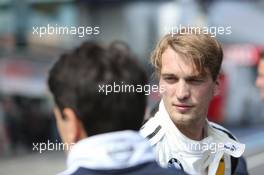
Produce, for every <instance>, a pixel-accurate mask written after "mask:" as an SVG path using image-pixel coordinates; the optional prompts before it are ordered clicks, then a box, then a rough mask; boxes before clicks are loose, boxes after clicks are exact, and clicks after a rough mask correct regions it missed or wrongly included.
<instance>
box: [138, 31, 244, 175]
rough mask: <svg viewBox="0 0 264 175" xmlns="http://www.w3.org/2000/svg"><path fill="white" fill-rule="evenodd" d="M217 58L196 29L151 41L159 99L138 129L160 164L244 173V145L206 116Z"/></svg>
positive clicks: (220, 174) (196, 172)
mask: <svg viewBox="0 0 264 175" xmlns="http://www.w3.org/2000/svg"><path fill="white" fill-rule="evenodd" d="M222 59H223V51H222V47H221V45H220V43H219V42H218V41H217V40H216V39H215V38H214V37H212V36H211V35H210V34H206V33H203V32H201V30H199V28H186V29H183V30H182V31H180V32H179V33H177V34H175V35H173V36H172V35H166V36H164V37H163V38H162V39H161V40H160V42H159V43H158V44H157V46H156V48H155V50H154V52H153V55H152V57H151V63H152V65H153V66H154V67H155V73H156V75H157V78H158V80H159V86H160V89H163V90H162V91H161V92H160V93H161V97H162V99H161V102H160V104H159V109H158V111H157V112H156V113H155V115H154V117H152V118H150V119H149V120H148V121H147V122H146V123H145V124H144V126H143V127H142V129H141V133H142V135H143V136H144V137H146V138H148V139H149V141H150V143H151V145H152V146H153V148H154V149H155V153H156V159H157V161H158V162H159V164H160V165H161V166H163V167H175V168H176V169H182V170H184V171H185V172H186V173H189V174H193V175H205V174H206V175H216V174H217V175H231V174H248V173H247V167H246V163H245V160H244V158H243V157H242V154H243V152H244V150H245V145H244V144H242V143H240V142H238V141H237V140H236V138H235V137H234V136H233V135H232V134H231V133H230V132H229V131H228V130H227V129H225V128H223V127H222V126H220V125H218V124H215V123H213V122H210V121H208V120H207V114H208V108H209V104H210V101H211V100H212V98H213V97H214V96H215V95H217V94H218V86H219V72H220V69H221V64H222Z"/></svg>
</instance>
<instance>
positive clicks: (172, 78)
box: [163, 77, 177, 83]
mask: <svg viewBox="0 0 264 175" xmlns="http://www.w3.org/2000/svg"><path fill="white" fill-rule="evenodd" d="M163 79H164V80H165V81H167V82H168V83H173V82H175V81H177V78H175V77H164V78H163Z"/></svg>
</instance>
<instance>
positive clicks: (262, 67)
mask: <svg viewBox="0 0 264 175" xmlns="http://www.w3.org/2000/svg"><path fill="white" fill-rule="evenodd" d="M259 58H260V59H259V64H258V75H257V79H256V86H257V87H258V88H259V90H260V95H261V98H262V100H264V50H262V51H261V52H260V54H259Z"/></svg>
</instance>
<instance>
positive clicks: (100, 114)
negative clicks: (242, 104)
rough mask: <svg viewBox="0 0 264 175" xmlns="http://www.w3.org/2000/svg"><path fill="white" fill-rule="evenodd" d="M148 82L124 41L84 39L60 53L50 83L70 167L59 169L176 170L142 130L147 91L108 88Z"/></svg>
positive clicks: (78, 173)
mask: <svg viewBox="0 0 264 175" xmlns="http://www.w3.org/2000/svg"><path fill="white" fill-rule="evenodd" d="M146 82H147V77H146V75H145V72H144V71H143V70H142V69H141V68H140V66H139V65H138V63H137V62H136V61H135V57H134V56H133V55H132V54H131V53H130V51H129V49H128V47H127V45H125V44H124V43H121V42H115V43H112V44H111V45H110V46H109V47H103V46H101V45H99V44H97V43H94V42H85V43H83V44H82V45H81V46H80V47H78V48H76V49H75V50H73V51H72V52H70V53H66V54H63V55H62V56H61V57H60V59H59V60H58V61H57V62H56V63H55V65H54V66H53V67H52V69H51V70H50V73H49V78H48V85H49V88H50V91H51V93H52V95H53V97H54V101H55V104H56V105H55V107H54V113H55V118H56V122H57V127H58V130H59V133H60V135H61V138H62V141H63V143H64V144H66V145H71V147H70V149H69V152H68V159H67V166H68V169H67V170H66V171H64V172H62V173H61V174H71V175H84V174H85V175H104V174H119V175H122V174H126V175H137V174H138V175H161V174H164V175H166V174H168V175H169V174H171V175H172V174H175V172H174V171H170V170H167V169H162V168H160V167H159V166H158V164H157V163H156V162H155V156H154V153H153V152H152V149H151V147H150V146H149V143H148V141H146V140H145V139H144V138H143V137H142V136H140V134H139V133H138V130H139V128H140V126H141V124H142V120H143V117H144V113H145V107H146V96H145V94H144V92H120V91H119V92H116V91H113V92H112V93H108V94H106V93H105V91H106V87H107V88H109V87H110V85H113V83H116V84H118V85H121V84H122V85H123V84H128V85H130V86H131V85H132V86H136V85H141V86H143V85H144V84H146ZM108 90H109V89H108ZM74 143H75V144H74ZM72 145H73V146H72ZM176 174H182V172H180V171H179V172H178V173H176Z"/></svg>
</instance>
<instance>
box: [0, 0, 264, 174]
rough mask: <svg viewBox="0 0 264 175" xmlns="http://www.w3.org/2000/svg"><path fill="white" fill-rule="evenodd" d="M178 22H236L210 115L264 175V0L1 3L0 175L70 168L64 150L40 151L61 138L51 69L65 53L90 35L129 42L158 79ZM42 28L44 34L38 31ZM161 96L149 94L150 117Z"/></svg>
mask: <svg viewBox="0 0 264 175" xmlns="http://www.w3.org/2000/svg"><path fill="white" fill-rule="evenodd" d="M48 25H50V26H65V27H72V26H73V27H78V26H85V27H89V26H90V27H92V28H94V27H99V34H90V35H84V36H83V37H82V36H79V35H76V34H72V35H70V34H68V35H67V34H64V35H61V34H46V35H42V36H40V35H39V34H37V31H35V30H34V29H37V28H38V29H39V28H40V27H41V26H46V27H47V26H48ZM179 25H196V26H207V27H212V26H215V27H225V28H226V27H228V26H231V31H232V33H231V34H230V35H217V36H216V37H217V38H218V39H219V40H220V41H221V43H222V44H223V48H224V62H223V67H222V75H221V80H222V83H221V93H220V95H219V96H217V97H215V99H213V101H212V104H211V106H210V109H209V120H211V121H214V122H217V123H220V124H222V125H224V126H225V127H227V128H228V129H230V130H231V131H232V132H233V133H234V134H235V135H236V136H237V138H238V139H239V140H240V141H241V142H243V143H245V144H246V152H245V157H246V159H247V163H248V168H249V171H250V173H251V174H253V175H262V174H263V172H264V168H263V167H264V166H263V165H264V139H263V138H264V102H262V101H261V99H260V94H259V91H258V89H257V88H256V86H255V80H256V73H257V69H256V66H257V63H258V59H259V55H258V54H259V51H260V50H261V49H264V34H263V29H264V1H262V0H0V174H1V175H8V174H11V175H15V174H20V175H24V174H34V175H44V174H45V175H46V174H55V173H58V172H60V171H62V170H64V169H65V168H66V166H65V155H64V153H63V152H60V151H44V152H42V153H41V154H40V153H39V152H37V151H33V143H37V142H38V143H40V142H45V143H47V141H48V140H49V141H53V142H58V141H59V136H58V133H57V130H56V127H55V126H56V124H55V121H54V119H53V114H52V106H53V103H52V98H51V96H50V94H49V92H48V89H47V87H46V78H47V73H48V70H49V68H50V67H51V65H52V64H53V63H54V61H56V59H57V58H58V56H59V55H60V54H61V53H62V52H64V51H66V50H69V49H72V48H73V47H75V46H77V45H79V44H80V43H82V42H83V41H85V40H95V41H99V42H102V43H109V42H111V41H113V40H122V41H125V42H127V43H128V44H129V45H130V47H131V49H132V50H133V52H134V53H135V54H136V55H137V56H138V58H139V61H140V62H141V64H142V65H143V66H144V67H145V69H146V70H147V72H148V74H149V77H150V79H149V80H150V82H149V83H150V84H154V83H156V80H155V79H154V78H153V76H152V72H153V69H152V68H151V66H150V64H149V57H150V54H151V51H152V50H153V49H154V47H155V45H156V43H157V41H158V40H159V38H160V37H161V36H163V35H164V34H165V33H166V29H168V28H171V27H175V26H179ZM38 32H40V31H38ZM158 101H159V96H158V94H154V93H152V94H151V95H150V96H149V105H148V110H147V111H148V113H147V116H149V115H150V113H151V111H152V109H153V108H154V107H155V106H156V104H157V102H158Z"/></svg>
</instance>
